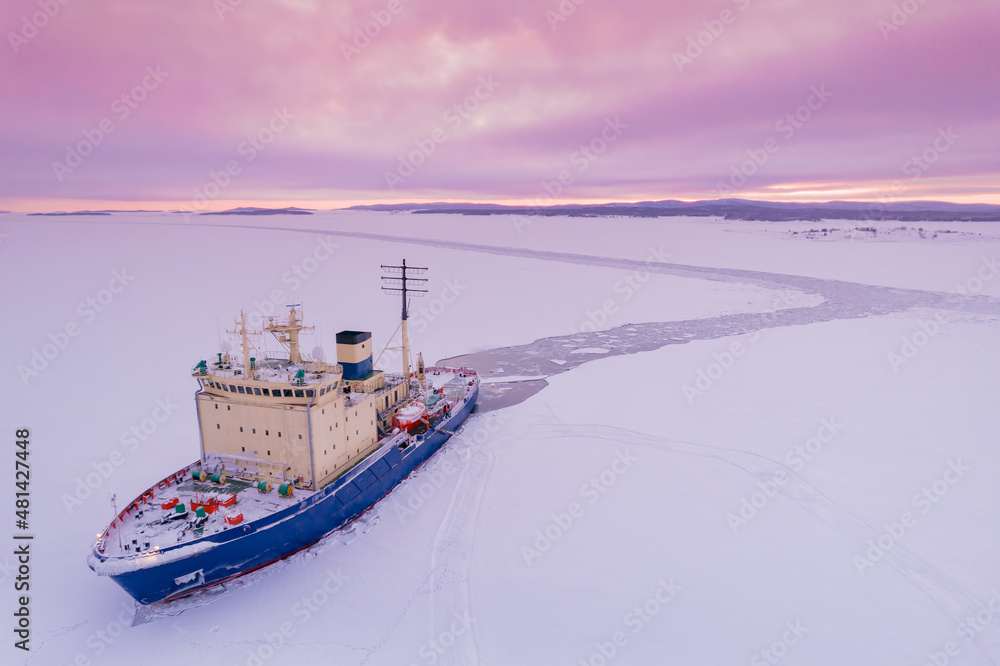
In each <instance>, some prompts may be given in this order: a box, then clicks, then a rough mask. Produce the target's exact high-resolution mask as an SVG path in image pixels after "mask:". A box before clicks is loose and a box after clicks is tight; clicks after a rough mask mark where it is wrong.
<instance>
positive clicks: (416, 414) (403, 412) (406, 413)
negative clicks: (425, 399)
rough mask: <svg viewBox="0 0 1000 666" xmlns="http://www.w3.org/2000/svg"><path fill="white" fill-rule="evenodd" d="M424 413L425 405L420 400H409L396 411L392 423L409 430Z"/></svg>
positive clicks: (425, 410)
mask: <svg viewBox="0 0 1000 666" xmlns="http://www.w3.org/2000/svg"><path fill="white" fill-rule="evenodd" d="M426 413H427V407H426V406H425V405H424V404H423V403H422V402H411V403H410V404H408V405H407V406H406V407H403V408H401V409H400V410H399V411H398V412H396V417H395V418H394V419H393V424H394V425H395V426H396V427H397V428H406V429H407V430H409V429H410V428H412V427H413V426H415V425H417V424H418V423H420V421H421V420H423V418H424V415H425V414H426Z"/></svg>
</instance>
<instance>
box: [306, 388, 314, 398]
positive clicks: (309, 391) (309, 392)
mask: <svg viewBox="0 0 1000 666" xmlns="http://www.w3.org/2000/svg"><path fill="white" fill-rule="evenodd" d="M314 395H315V393H314V392H313V390H312V389H306V397H307V398H311V397H313V396H314Z"/></svg>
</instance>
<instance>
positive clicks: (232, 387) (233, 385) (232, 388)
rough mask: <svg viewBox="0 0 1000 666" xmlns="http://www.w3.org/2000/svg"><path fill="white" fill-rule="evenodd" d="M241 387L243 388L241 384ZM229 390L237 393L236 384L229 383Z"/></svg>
mask: <svg viewBox="0 0 1000 666" xmlns="http://www.w3.org/2000/svg"><path fill="white" fill-rule="evenodd" d="M240 388H243V387H242V386H241V387H240ZM229 390H230V391H231V392H233V393H236V384H230V385H229Z"/></svg>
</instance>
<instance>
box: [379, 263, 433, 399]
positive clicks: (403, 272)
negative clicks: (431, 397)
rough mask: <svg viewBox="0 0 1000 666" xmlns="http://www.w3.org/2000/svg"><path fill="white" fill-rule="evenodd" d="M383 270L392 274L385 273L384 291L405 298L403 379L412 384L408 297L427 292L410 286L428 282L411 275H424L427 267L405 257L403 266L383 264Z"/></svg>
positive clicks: (383, 278)
mask: <svg viewBox="0 0 1000 666" xmlns="http://www.w3.org/2000/svg"><path fill="white" fill-rule="evenodd" d="M382 270H383V271H385V272H386V273H389V274H390V275H383V276H382V281H383V282H384V283H385V285H383V287H382V291H384V292H386V293H387V294H401V295H402V298H403V316H402V323H401V324H400V327H401V328H402V337H403V342H402V344H403V349H402V351H403V381H404V382H405V383H406V386H407V387H409V385H410V336H409V333H408V332H407V330H406V320H407V319H408V312H407V310H408V306H409V302H408V299H407V297H408V296H410V295H413V296H423V295H424V294H426V293H427V290H426V289H414V288H413V287H410V286H409V284H410V283H413V284H416V285H418V286H420V287H422V286H424V285H425V284H427V279H426V278H413V277H410V275H423V274H424V273H426V272H427V269H426V268H418V267H415V266H407V265H406V259H403V265H402V266H386V265H385V264H382Z"/></svg>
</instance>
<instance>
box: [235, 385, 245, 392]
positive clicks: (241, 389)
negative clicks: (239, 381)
mask: <svg viewBox="0 0 1000 666" xmlns="http://www.w3.org/2000/svg"><path fill="white" fill-rule="evenodd" d="M236 390H237V391H239V392H240V393H243V386H242V385H241V386H237V387H236Z"/></svg>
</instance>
